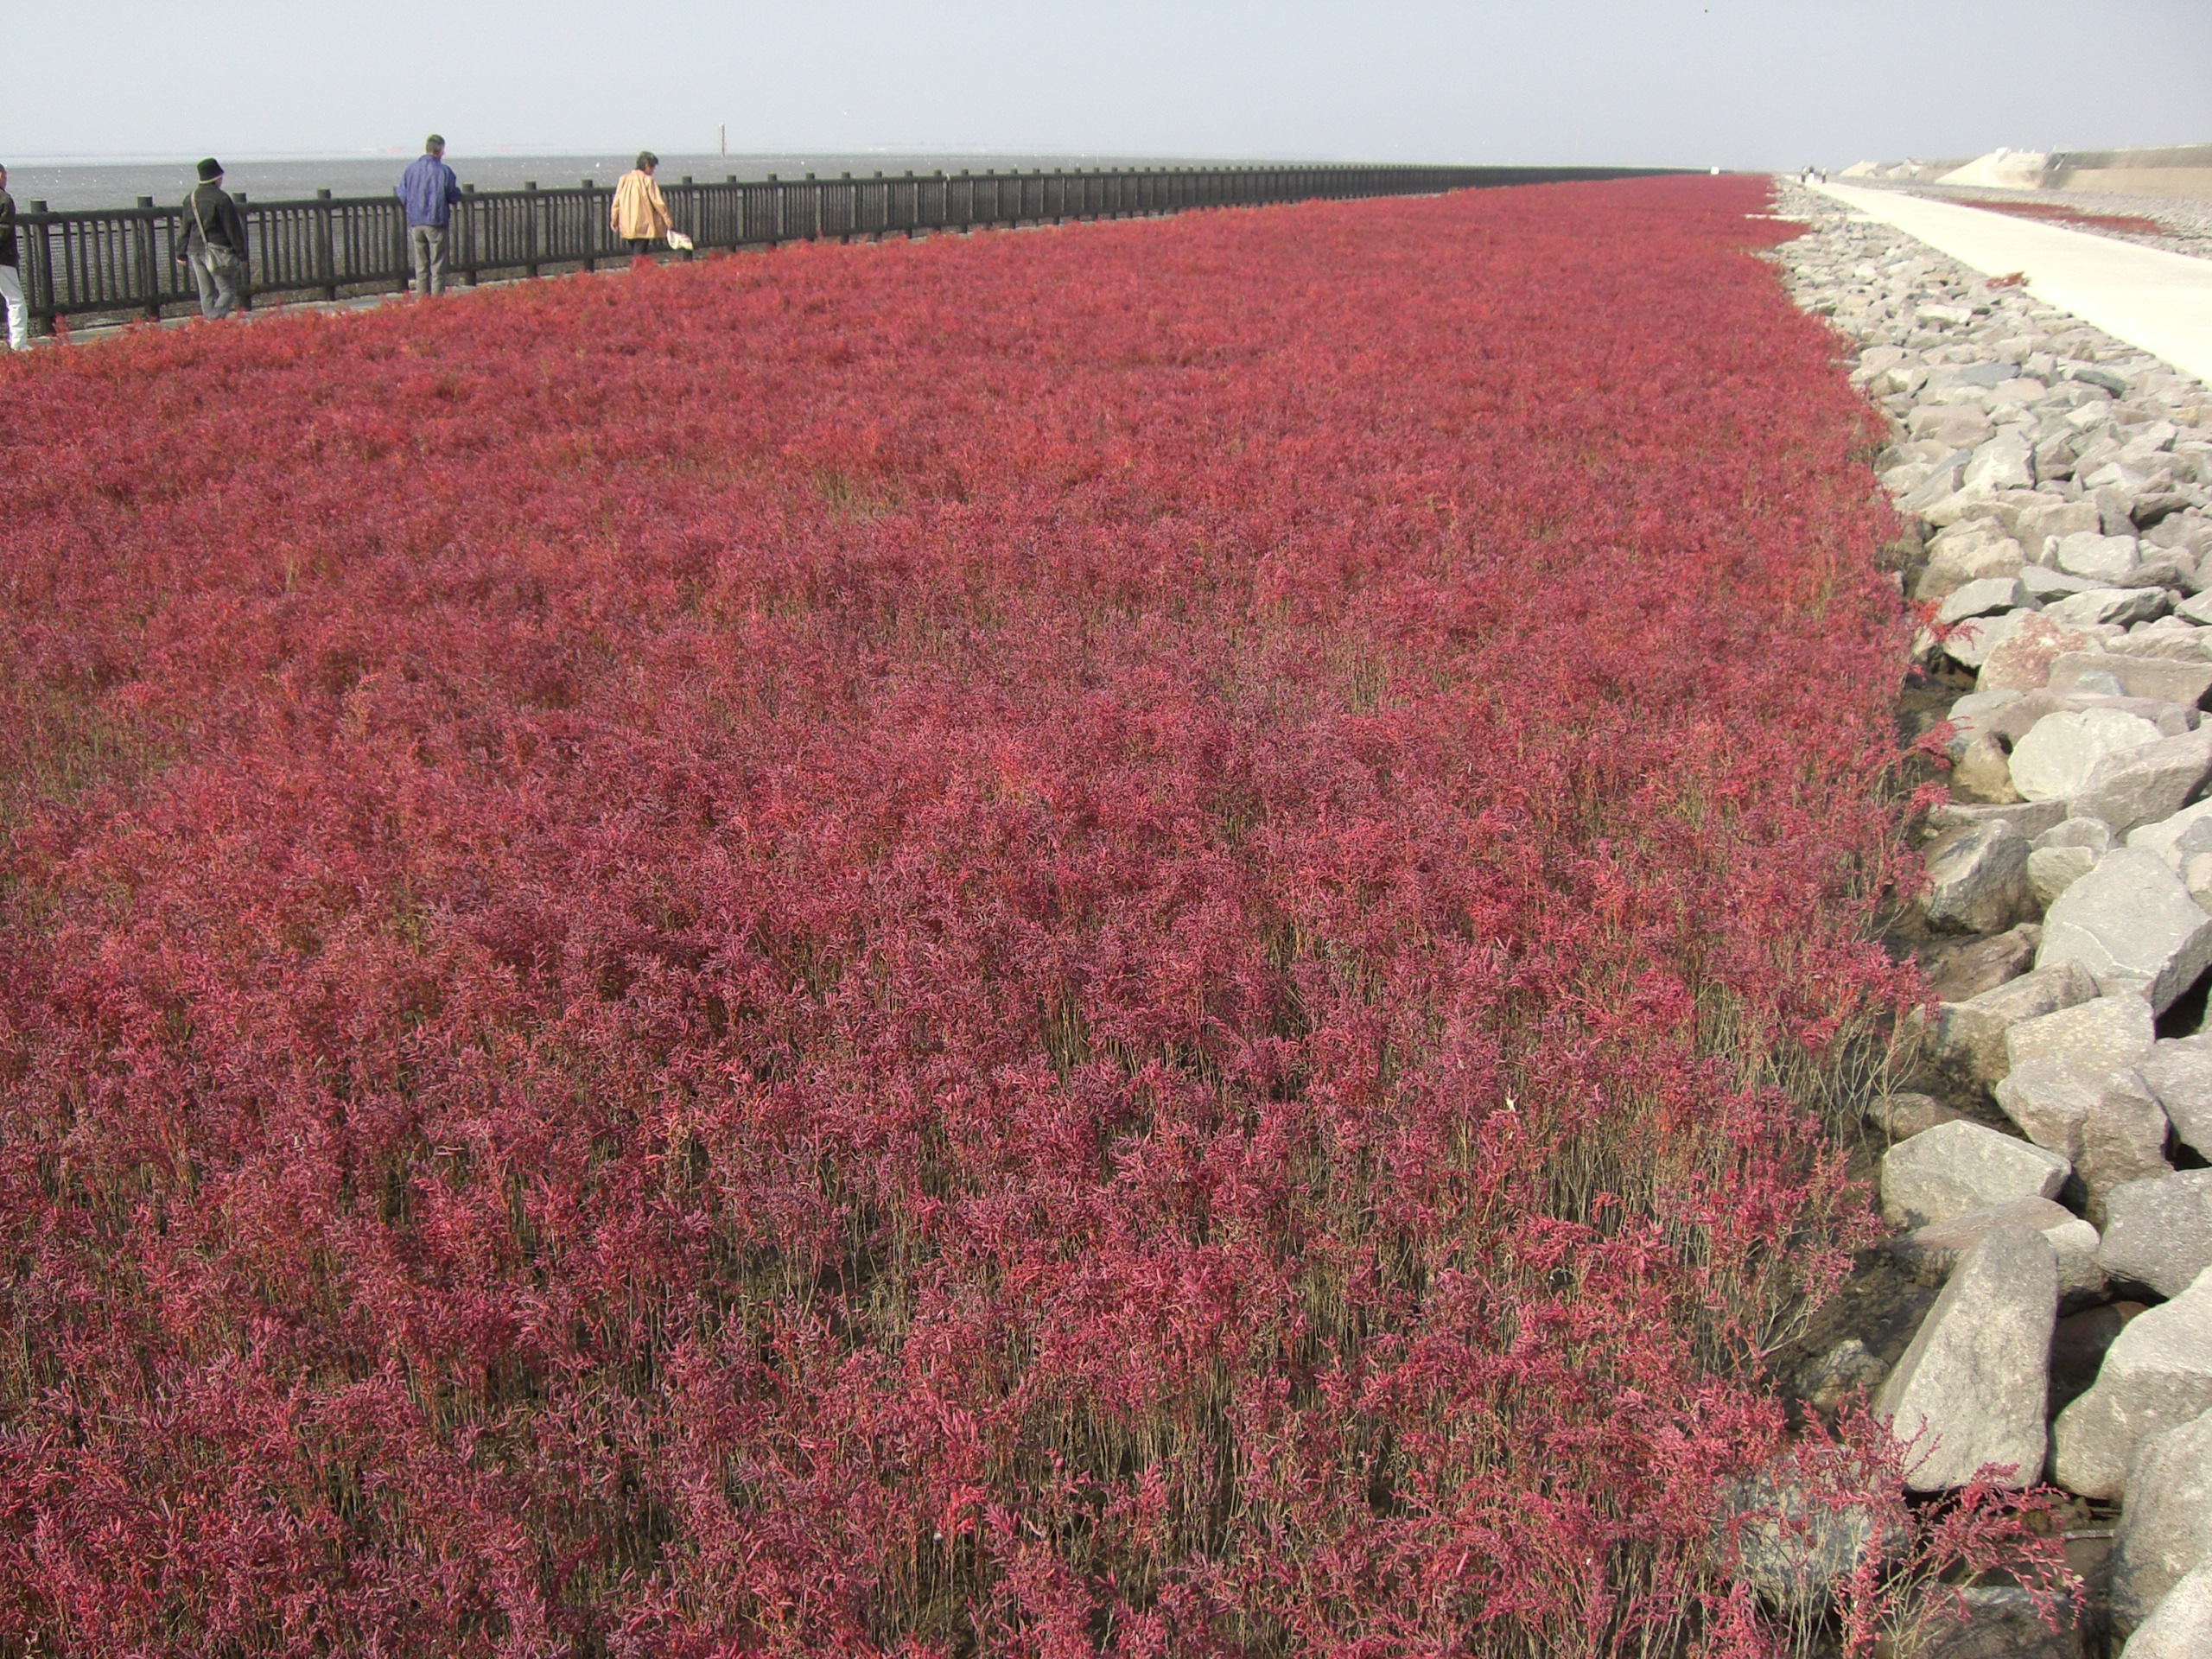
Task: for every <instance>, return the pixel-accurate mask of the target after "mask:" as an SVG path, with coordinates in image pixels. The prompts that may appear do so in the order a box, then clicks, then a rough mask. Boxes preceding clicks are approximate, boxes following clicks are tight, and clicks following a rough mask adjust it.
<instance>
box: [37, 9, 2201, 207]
mask: <svg viewBox="0 0 2212 1659" xmlns="http://www.w3.org/2000/svg"><path fill="white" fill-rule="evenodd" d="M0 40H4V41H6V42H7V47H6V49H5V51H4V53H0V161H5V160H11V159H12V160H17V161H29V160H35V159H46V160H54V159H60V158H71V159H86V160H91V159H100V158H125V157H144V158H156V157H168V156H192V155H199V154H202V153H207V152H209V151H214V152H219V153H221V154H223V155H225V156H349V155H365V154H375V153H378V152H383V151H391V152H393V153H400V154H404V153H408V152H411V151H413V150H415V149H419V147H420V143H421V137H422V135H423V133H424V132H425V131H427V130H429V129H431V128H433V127H435V128H436V129H438V130H441V131H442V132H443V133H444V134H445V135H446V136H447V137H448V140H449V141H450V143H451V144H452V147H453V149H454V154H455V155H456V156H465V155H467V154H468V153H470V152H472V151H475V152H480V153H485V154H490V153H493V152H495V151H499V150H520V151H543V152H545V153H548V154H562V155H569V154H575V153H579V152H591V151H595V150H599V149H618V150H619V149H628V148H632V147H636V146H640V145H646V146H651V147H652V148H654V149H659V150H663V151H666V152H669V153H671V154H675V153H690V154H698V153H702V152H707V153H710V152H712V151H714V150H715V149H716V148H717V145H718V143H721V142H722V139H721V129H724V128H726V129H727V143H728V149H729V150H730V152H731V153H732V154H750V153H761V152H785V151H807V150H846V151H852V150H869V149H883V150H890V151H898V150H931V151H940V152H942V151H974V152H977V153H984V152H988V153H995V154H1001V155H1007V154H1028V155H1067V156H1079V155H1085V154H1092V155H1096V154H1112V155H1120V156H1177V157H1224V158H1261V157H1306V158H1313V159H1325V160H1371V161H1403V162H1412V161H1427V162H1497V163H1512V162H1520V163H1543V162H1551V163H1558V164H1569V163H1582V164H1598V165H1603V164H1619V165H1624V166H1625V165H1655V166H1688V167H1706V166H1719V167H1728V168H1789V167H1796V166H1800V165H1802V164H1804V163H1807V162H1815V163H1820V164H1823V165H1827V166H1834V167H1840V166H1843V165H1847V164H1848V163H1849V162H1853V161H1858V160H1861V159H1868V158H1872V159H1880V160H1891V159H1897V158H1900V157H1903V156H1923V157H1933V156H1960V157H1965V156H1976V155H1980V154H1982V153H1984V152H1986V151H1987V150H1990V149H1995V148H1997V147H1998V146H1999V145H2005V146H2009V147H2011V148H2012V149H2044V148H2061V149H2107V148H2119V147H2126V146H2134V145H2146V144H2178V143H2212V0H2004V3H2002V4H1999V3H1995V0H1826V3H1820V4H1805V3H1799V0H1789V3H1783V0H1713V3H1710V4H1705V3H1699V0H1512V3H1504V4H1472V3H1460V4H1441V3H1429V0H1368V3H1362V4H1352V3H1338V0H1270V3H1261V0H1175V3H1160V0H1112V3H1109V0H1066V3H1061V0H1019V3H1017V0H945V3H931V0H903V3H883V0H810V3H784V4H755V3H742V0H725V3H690V4H685V3H678V0H621V3H620V4H616V5H608V4H606V3H604V0H594V3H590V4H582V3H575V0H447V3H437V0H429V3H424V0H413V3H408V4H392V3H387V0H337V3H329V0H284V3H265V0H159V3H144V0H70V3H69V4H68V5H67V7H63V8H56V7H55V6H54V5H53V4H52V3H51V0H38V3H27V0H0Z"/></svg>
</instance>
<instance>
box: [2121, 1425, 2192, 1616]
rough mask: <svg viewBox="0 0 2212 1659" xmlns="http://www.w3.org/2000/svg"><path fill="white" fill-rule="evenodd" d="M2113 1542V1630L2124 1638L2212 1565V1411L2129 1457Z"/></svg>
mask: <svg viewBox="0 0 2212 1659" xmlns="http://www.w3.org/2000/svg"><path fill="white" fill-rule="evenodd" d="M2123 1503H2124V1508H2123V1509H2122V1510H2121V1513H2120V1528H2119V1530H2118V1532H2117V1533H2116V1534H2115V1535H2114V1536H2113V1552H2112V1618H2113V1629H2114V1630H2116V1631H2117V1632H2118V1633H2119V1634H2120V1635H2122V1636H2125V1635H2126V1634H2127V1633H2128V1632H2129V1631H2131V1630H2134V1629H2135V1627H2136V1626H2137V1625H2139V1624H2141V1623H2142V1622H2143V1621H2144V1620H2145V1618H2149V1617H2150V1616H2151V1613H2152V1610H2153V1609H2155V1608H2156V1607H2157V1606H2158V1604H2159V1603H2160V1602H2161V1601H2163V1600H2164V1599H2165V1597H2166V1592H2168V1591H2170V1590H2171V1589H2172V1588H2173V1587H2174V1586H2176V1585H2177V1584H2179V1583H2180V1582H2181V1581H2182V1580H2183V1579H2184V1578H2186V1577H2188V1576H2189V1574H2190V1573H2193V1572H2195V1571H2196V1569H2197V1568H2198V1567H2202V1566H2204V1565H2206V1564H2207V1563H2208V1562H2212V1413H2208V1414H2205V1415H2203V1416H2202V1417H2196V1418H2192V1419H2191V1420H2190V1421H2188V1422H2186V1423H2183V1424H2180V1425H2179V1426H2178V1427H2173V1428H2169V1429H2164V1430H2163V1431H2161V1432H2160V1433H2156V1434H2149V1435H2145V1437H2144V1438H2143V1440H2141V1441H2140V1442H2139V1443H2138V1444H2137V1446H2136V1448H2135V1455H2134V1456H2133V1458H2131V1459H2129V1460H2128V1465H2127V1488H2126V1495H2125V1497H2124V1500H2123Z"/></svg>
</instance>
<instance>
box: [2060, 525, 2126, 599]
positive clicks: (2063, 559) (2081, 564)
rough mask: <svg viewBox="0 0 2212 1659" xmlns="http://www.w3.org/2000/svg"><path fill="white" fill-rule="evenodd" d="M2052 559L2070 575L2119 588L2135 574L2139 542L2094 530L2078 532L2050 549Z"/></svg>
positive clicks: (2061, 538) (2064, 538) (2062, 538)
mask: <svg viewBox="0 0 2212 1659" xmlns="http://www.w3.org/2000/svg"><path fill="white" fill-rule="evenodd" d="M2136 562H2137V553H2136V541H2135V537H2133V536H2101V535H2098V534H2097V533H2096V532H2094V531H2075V533H2074V534H2072V535H2070V536H2063V537H2060V538H2059V541H2058V545H2057V546H2056V547H2055V548H2053V549H2051V550H2050V563H2053V564H2055V565H2056V566H2057V567H2058V568H2059V569H2061V570H2063V571H2064V572H2066V574H2067V575H2069V576H2087V577H2088V578H2089V579H2090V580H2092V581H2094V582H2111V583H2112V584H2113V586H2115V587H2117V586H2118V585H2119V584H2120V582H2121V581H2122V580H2123V579H2124V578H2126V577H2127V576H2129V575H2133V573H2134V569H2135V566H2136Z"/></svg>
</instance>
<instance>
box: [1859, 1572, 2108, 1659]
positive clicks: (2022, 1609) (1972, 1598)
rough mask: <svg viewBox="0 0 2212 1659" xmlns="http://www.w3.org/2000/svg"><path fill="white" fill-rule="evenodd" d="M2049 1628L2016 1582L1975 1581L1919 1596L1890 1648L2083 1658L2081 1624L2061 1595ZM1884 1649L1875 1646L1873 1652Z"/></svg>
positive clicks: (1932, 1653) (1970, 1657) (1957, 1655)
mask: <svg viewBox="0 0 2212 1659" xmlns="http://www.w3.org/2000/svg"><path fill="white" fill-rule="evenodd" d="M2055 1615H2056V1623H2057V1624H2058V1628H2057V1629H2056V1630H2053V1629H2052V1628H2051V1627H2050V1624H2046V1623H2045V1622H2044V1614H2043V1611H2042V1609H2040V1608H2039V1607H2037V1605H2036V1599H2035V1598H2034V1597H2033V1596H2032V1595H2031V1594H2029V1593H2028V1592H2027V1591H2025V1590H2023V1589H2022V1588H2020V1586H2018V1585H2017V1584H1976V1585H1969V1586H1967V1587H1966V1588H1965V1589H1963V1590H1955V1591H1942V1590H1938V1591H1937V1592H1936V1593H1933V1594H1929V1595H1924V1596H1923V1597H1921V1598H1920V1611H1919V1612H1918V1613H1917V1614H1916V1616H1915V1617H1914V1619H1913V1622H1912V1623H1911V1624H1910V1625H1908V1626H1907V1627H1906V1628H1905V1629H1904V1631H1903V1632H1902V1634H1901V1636H1900V1637H1899V1639H1898V1641H1897V1644H1896V1646H1895V1647H1894V1648H1892V1649H1890V1651H1891V1652H1893V1653H1894V1654H1895V1655H1896V1656H1897V1659H2082V1630H2081V1624H2080V1620H2079V1618H2077V1616H2076V1614H2075V1610H2074V1608H2073V1606H2072V1605H2071V1604H2070V1602H2069V1601H2067V1600H2066V1599H2064V1598H2063V1597H2062V1598H2060V1599H2059V1605H2057V1607H2056V1609H2055ZM1882 1650H1883V1649H1879V1648H1877V1649H1874V1651H1876V1652H1881V1651H1882Z"/></svg>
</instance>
